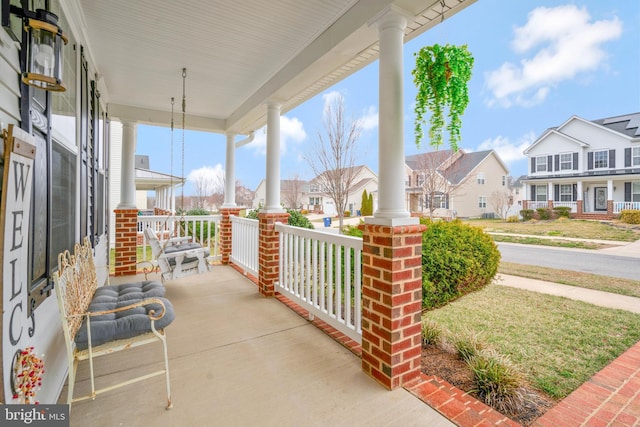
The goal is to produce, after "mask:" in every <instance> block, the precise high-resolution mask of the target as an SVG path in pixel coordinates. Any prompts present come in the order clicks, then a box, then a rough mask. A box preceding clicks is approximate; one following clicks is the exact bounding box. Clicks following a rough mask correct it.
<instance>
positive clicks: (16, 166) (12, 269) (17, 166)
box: [0, 125, 36, 403]
mask: <svg viewBox="0 0 640 427" xmlns="http://www.w3.org/2000/svg"><path fill="white" fill-rule="evenodd" d="M33 142H34V141H33V137H32V136H31V135H29V134H28V133H26V132H25V131H23V130H21V129H19V128H17V127H15V126H13V125H10V126H9V132H8V135H7V136H6V137H5V140H4V171H3V175H2V202H1V205H0V260H2V262H1V263H0V273H1V274H0V277H2V293H1V294H0V297H1V298H2V320H0V324H1V326H2V360H1V362H2V363H1V364H0V369H1V374H2V389H1V390H0V401H2V402H3V403H8V402H10V401H11V399H12V392H11V377H12V363H13V360H14V357H15V354H16V351H18V349H23V348H24V347H26V346H27V343H28V340H29V336H28V331H27V329H28V317H27V300H28V298H27V297H28V293H29V280H28V259H29V232H30V222H29V221H30V213H31V189H32V182H33V161H34V158H35V154H36V148H35V145H34V143H33Z"/></svg>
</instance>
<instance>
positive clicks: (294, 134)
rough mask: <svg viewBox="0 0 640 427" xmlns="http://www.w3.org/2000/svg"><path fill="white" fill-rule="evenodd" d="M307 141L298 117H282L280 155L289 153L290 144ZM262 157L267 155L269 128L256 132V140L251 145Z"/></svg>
mask: <svg viewBox="0 0 640 427" xmlns="http://www.w3.org/2000/svg"><path fill="white" fill-rule="evenodd" d="M305 139H307V133H306V132H305V130H304V124H303V123H302V122H301V121H300V120H298V118H297V117H293V118H289V117H287V116H280V154H284V153H286V152H287V145H288V144H290V143H294V144H299V143H301V142H303V141H304V140H305ZM250 146H251V147H253V148H254V149H255V150H256V152H257V153H258V154H260V155H263V156H264V155H266V154H267V128H266V127H263V128H262V129H259V130H258V131H256V134H255V139H254V140H253V142H252V143H251V145H250Z"/></svg>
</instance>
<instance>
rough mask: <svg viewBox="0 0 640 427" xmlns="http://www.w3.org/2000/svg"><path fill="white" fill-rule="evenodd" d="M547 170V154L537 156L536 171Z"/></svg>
mask: <svg viewBox="0 0 640 427" xmlns="http://www.w3.org/2000/svg"><path fill="white" fill-rule="evenodd" d="M546 171H547V156H538V157H536V170H535V172H546Z"/></svg>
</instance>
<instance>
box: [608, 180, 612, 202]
mask: <svg viewBox="0 0 640 427" xmlns="http://www.w3.org/2000/svg"><path fill="white" fill-rule="evenodd" d="M607 200H613V180H612V179H608V180H607Z"/></svg>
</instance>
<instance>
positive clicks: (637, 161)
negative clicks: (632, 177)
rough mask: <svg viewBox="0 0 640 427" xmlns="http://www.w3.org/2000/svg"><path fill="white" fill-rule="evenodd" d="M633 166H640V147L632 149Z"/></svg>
mask: <svg viewBox="0 0 640 427" xmlns="http://www.w3.org/2000/svg"><path fill="white" fill-rule="evenodd" d="M631 166H640V147H631Z"/></svg>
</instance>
